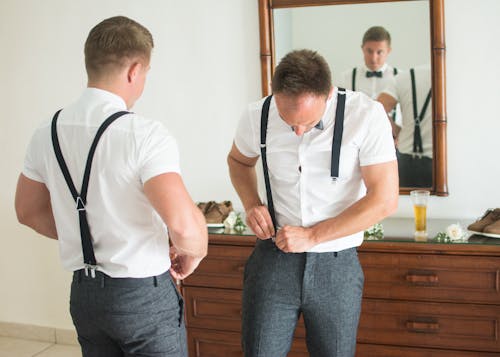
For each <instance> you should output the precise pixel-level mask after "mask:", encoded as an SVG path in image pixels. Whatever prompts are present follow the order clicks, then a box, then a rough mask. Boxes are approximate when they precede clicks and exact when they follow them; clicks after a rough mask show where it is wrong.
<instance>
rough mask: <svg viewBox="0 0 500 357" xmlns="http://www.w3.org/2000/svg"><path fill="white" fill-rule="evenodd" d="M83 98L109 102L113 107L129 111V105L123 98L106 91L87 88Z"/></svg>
mask: <svg viewBox="0 0 500 357" xmlns="http://www.w3.org/2000/svg"><path fill="white" fill-rule="evenodd" d="M83 96H84V97H87V98H91V99H99V100H103V101H106V102H109V103H110V104H111V105H112V106H115V107H116V108H117V109H119V110H127V104H126V103H125V100H123V98H122V97H120V96H119V95H117V94H114V93H112V92H108V91H107V90H104V89H99V88H93V87H88V88H85V91H84V92H83Z"/></svg>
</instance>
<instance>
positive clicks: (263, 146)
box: [260, 128, 293, 149]
mask: <svg viewBox="0 0 500 357" xmlns="http://www.w3.org/2000/svg"><path fill="white" fill-rule="evenodd" d="M292 129H293V128H292ZM260 147H261V149H265V148H266V144H260Z"/></svg>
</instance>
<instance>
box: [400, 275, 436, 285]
mask: <svg viewBox="0 0 500 357" xmlns="http://www.w3.org/2000/svg"><path fill="white" fill-rule="evenodd" d="M406 281H408V282H410V283H412V284H420V285H425V284H437V283H439V278H438V276H437V275H436V274H418V273H408V274H406Z"/></svg>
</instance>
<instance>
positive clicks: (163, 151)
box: [139, 122, 181, 182]
mask: <svg viewBox="0 0 500 357" xmlns="http://www.w3.org/2000/svg"><path fill="white" fill-rule="evenodd" d="M155 124H156V125H154V126H153V127H152V129H151V130H150V132H149V135H148V136H147V138H146V139H145V141H144V144H143V145H142V148H141V153H140V155H139V157H140V158H141V164H140V167H141V169H140V177H141V181H142V182H146V181H147V180H149V179H150V178H152V177H154V176H158V175H161V174H164V173H168V172H174V173H178V174H180V173H181V170H180V163H179V149H178V147H177V141H176V140H175V138H174V137H173V136H172V135H170V133H169V132H168V130H167V129H166V128H165V127H164V126H163V125H162V124H161V123H158V122H157V123H155Z"/></svg>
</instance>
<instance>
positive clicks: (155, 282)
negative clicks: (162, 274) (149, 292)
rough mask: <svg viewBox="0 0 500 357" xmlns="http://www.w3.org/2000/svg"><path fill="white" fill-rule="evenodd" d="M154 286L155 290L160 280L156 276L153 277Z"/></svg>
mask: <svg viewBox="0 0 500 357" xmlns="http://www.w3.org/2000/svg"><path fill="white" fill-rule="evenodd" d="M153 285H154V286H155V288H156V287H157V286H158V278H157V277H156V276H153Z"/></svg>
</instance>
